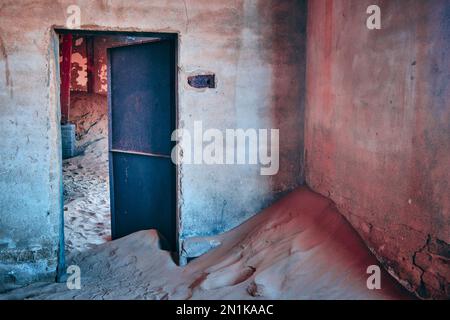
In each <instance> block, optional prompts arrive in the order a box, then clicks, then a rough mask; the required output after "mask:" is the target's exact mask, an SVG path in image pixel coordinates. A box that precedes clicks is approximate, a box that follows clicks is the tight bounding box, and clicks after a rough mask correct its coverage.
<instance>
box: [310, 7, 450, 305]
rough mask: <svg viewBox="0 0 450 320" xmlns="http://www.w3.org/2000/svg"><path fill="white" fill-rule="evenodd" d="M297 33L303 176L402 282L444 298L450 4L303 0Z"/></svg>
mask: <svg viewBox="0 0 450 320" xmlns="http://www.w3.org/2000/svg"><path fill="white" fill-rule="evenodd" d="M372 4H377V5H378V6H379V7H380V8H381V23H382V28H381V30H369V29H368V28H366V19H367V17H369V15H368V14H366V9H367V7H368V6H369V5H372ZM307 33H308V41H307V85H306V86H307V98H306V99H307V103H306V116H305V126H306V129H305V157H306V180H307V183H308V185H309V186H310V187H311V188H312V189H314V190H315V191H318V192H319V193H321V194H323V195H325V196H328V197H330V198H331V199H333V200H334V201H335V202H336V203H337V205H338V207H339V209H340V210H341V212H343V213H344V214H345V216H346V217H347V219H348V220H349V221H350V222H351V223H352V225H353V226H354V227H355V228H356V229H357V230H358V231H359V232H360V234H361V235H362V237H363V238H364V239H365V241H366V243H367V244H368V246H369V247H370V248H371V249H372V250H373V251H374V252H375V253H376V255H377V256H378V257H379V258H380V259H381V261H382V262H383V264H384V265H385V266H386V267H387V268H388V269H389V270H390V271H391V272H392V273H393V274H394V275H395V276H396V277H397V278H398V279H399V280H400V281H401V282H402V283H403V284H404V285H405V286H406V287H407V288H409V289H410V290H412V291H414V292H416V294H418V295H419V296H421V297H424V298H429V297H435V298H449V297H450V290H449V282H450V268H449V267H448V261H449V258H450V256H449V254H450V247H449V243H450V195H449V190H450V185H449V181H450V171H449V164H450V103H449V101H450V88H449V85H450V81H449V80H450V55H449V52H450V3H449V2H448V1H445V0H442V1H440V0H435V1H419V0H418V1H400V0H398V1H395V0H389V1H387V0H386V1H379V0H378V1H366V0H345V1H344V0H337V1H331V0H327V1H310V2H308V26H307Z"/></svg>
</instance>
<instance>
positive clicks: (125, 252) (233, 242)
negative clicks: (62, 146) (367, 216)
mask: <svg viewBox="0 0 450 320" xmlns="http://www.w3.org/2000/svg"><path fill="white" fill-rule="evenodd" d="M202 241H217V242H220V243H221V245H220V246H219V247H217V248H216V249H214V250H212V251H210V252H209V253H207V254H205V255H203V256H202V257H200V258H198V259H196V260H194V261H192V262H191V263H189V264H188V265H187V266H186V267H179V266H177V265H176V264H175V263H174V262H173V260H172V258H171V256H170V254H169V253H168V252H166V251H162V250H160V249H159V245H158V242H159V240H158V236H157V233H156V231H154V230H149V231H140V232H137V233H134V234H132V235H129V236H127V237H125V238H122V239H119V240H115V241H111V242H108V243H104V244H101V245H99V246H96V247H95V248H92V249H89V250H87V251H84V252H82V253H74V254H72V256H70V257H69V261H68V264H76V265H78V266H79V267H80V268H81V289H80V290H69V289H67V286H66V284H65V283H61V284H56V283H52V284H48V283H39V284H33V285H30V286H28V287H25V288H20V289H16V290H14V291H11V292H9V293H6V294H4V295H0V298H1V299H400V298H410V296H409V295H408V294H407V293H406V292H405V291H404V290H403V289H402V288H401V287H400V286H399V285H398V284H397V282H396V281H395V280H394V279H393V278H391V277H390V276H389V275H388V274H387V273H386V272H382V278H381V290H369V289H368V288H367V286H366V281H367V278H368V276H369V275H368V274H367V273H366V270H367V267H368V266H369V265H375V264H378V262H377V260H376V259H375V258H374V257H373V256H372V254H371V253H370V251H369V250H368V249H367V248H366V247H365V245H364V243H363V242H362V240H361V238H360V237H359V236H358V235H357V234H356V233H355V231H354V230H353V229H352V228H351V226H350V225H349V224H348V223H347V222H346V220H345V219H344V218H343V217H342V216H341V215H340V213H339V212H338V211H337V210H336V208H335V207H334V204H333V203H332V202H331V201H329V200H328V199H326V198H324V197H322V196H320V195H318V194H315V193H313V192H311V191H309V190H308V189H306V188H300V189H298V190H296V191H294V192H292V193H290V194H289V195H287V196H286V197H284V198H283V199H281V200H280V201H278V202H277V203H275V204H274V205H272V206H271V207H269V208H267V209H266V210H264V211H263V212H261V213H260V214H258V215H256V216H255V217H253V218H252V219H250V220H248V221H247V222H246V223H244V224H243V225H241V226H239V227H238V228H236V229H234V230H231V231H230V232H227V233H225V234H222V235H220V236H217V237H211V238H207V239H202Z"/></svg>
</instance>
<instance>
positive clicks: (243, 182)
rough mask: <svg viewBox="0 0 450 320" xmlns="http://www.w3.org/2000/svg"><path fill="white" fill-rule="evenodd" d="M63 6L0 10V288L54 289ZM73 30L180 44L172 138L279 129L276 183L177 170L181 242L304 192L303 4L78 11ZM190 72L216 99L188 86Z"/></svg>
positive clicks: (250, 169) (158, 1) (84, 6)
mask: <svg viewBox="0 0 450 320" xmlns="http://www.w3.org/2000/svg"><path fill="white" fill-rule="evenodd" d="M71 4H73V1H65V0H64V1H51V0H34V1H2V3H1V5H0V134H1V136H2V139H0V261H1V264H0V283H2V289H5V288H6V287H8V286H12V285H13V284H14V285H20V284H23V283H26V282H28V281H30V280H33V279H35V278H43V277H48V278H52V277H54V274H55V268H56V265H57V252H58V247H59V239H60V235H61V232H60V231H61V206H62V203H61V199H62V197H61V160H60V159H61V155H60V152H61V151H60V137H59V135H60V133H59V117H60V114H59V106H58V103H59V102H58V100H59V95H58V76H57V75H58V63H57V62H58V50H57V48H58V38H57V36H56V34H55V33H54V31H53V28H55V27H57V28H58V27H59V28H64V27H65V23H66V19H67V17H68V14H67V8H68V6H69V5H71ZM77 4H78V5H79V7H80V9H81V29H85V30H87V29H90V30H116V31H147V32H173V33H178V35H179V56H178V79H179V81H178V115H179V117H178V118H179V119H178V126H179V127H183V128H187V129H190V130H192V128H193V123H194V121H196V120H202V121H203V127H204V128H205V129H206V128H217V129H219V130H224V129H226V128H232V129H233V128H243V129H247V128H256V129H258V128H279V129H280V159H281V160H280V171H279V173H278V174H277V175H275V176H261V175H260V171H259V169H260V168H259V166H242V165H235V166H221V165H217V166H206V165H197V166H195V165H192V166H189V165H186V166H181V167H180V168H179V215H180V219H179V221H180V239H181V240H183V239H184V238H186V237H190V236H194V235H196V236H202V235H210V234H216V233H219V232H222V231H225V230H228V229H230V228H232V227H234V226H237V225H238V224H240V223H242V222H243V221H244V220H246V219H247V218H249V217H250V216H252V215H253V214H255V213H256V212H258V211H259V210H260V209H261V208H263V207H265V206H267V205H268V204H269V203H271V202H272V201H273V200H274V199H275V198H277V197H278V196H279V195H280V194H282V193H284V192H287V191H289V190H292V189H293V188H295V187H296V186H298V185H299V184H301V183H302V182H303V175H302V172H303V164H302V159H303V155H302V150H303V128H302V125H301V124H302V119H303V99H304V92H303V90H304V81H303V78H304V69H305V53H304V50H305V15H306V12H305V2H304V1H296V0H288V1H283V2H280V1H275V0H270V1H268V0H260V1H251V0H230V1H222V0H212V1H211V0H208V1H205V0H189V1H188V0H186V1H165V0H152V1H136V2H134V1H107V0H97V1H87V0H84V1H77ZM197 71H209V72H213V73H215V74H216V78H217V87H216V88H215V89H208V90H198V89H193V88H191V87H189V86H188V85H187V81H186V78H187V76H188V75H191V74H192V73H195V72H197Z"/></svg>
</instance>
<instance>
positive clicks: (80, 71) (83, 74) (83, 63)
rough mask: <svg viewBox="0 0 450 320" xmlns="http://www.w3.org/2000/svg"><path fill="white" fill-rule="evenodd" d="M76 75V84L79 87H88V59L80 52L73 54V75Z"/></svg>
mask: <svg viewBox="0 0 450 320" xmlns="http://www.w3.org/2000/svg"><path fill="white" fill-rule="evenodd" d="M74 72H75V73H76V75H77V76H76V78H75V80H76V83H77V85H79V86H82V87H85V86H86V85H87V59H86V58H85V57H83V56H82V55H81V54H79V53H78V52H76V53H74V54H72V74H73V73H74Z"/></svg>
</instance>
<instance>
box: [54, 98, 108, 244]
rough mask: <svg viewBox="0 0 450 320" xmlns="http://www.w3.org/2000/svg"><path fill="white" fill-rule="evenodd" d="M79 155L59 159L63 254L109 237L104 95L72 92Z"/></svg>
mask: <svg viewBox="0 0 450 320" xmlns="http://www.w3.org/2000/svg"><path fill="white" fill-rule="evenodd" d="M71 99H72V100H71V104H72V107H71V122H72V123H74V124H75V125H76V128H77V129H76V135H77V149H78V153H79V155H78V156H76V157H74V158H71V159H66V160H64V161H63V177H64V179H63V181H64V220H65V221H64V222H65V224H64V226H65V228H64V236H65V247H66V253H71V252H73V251H85V250H87V249H90V248H92V247H94V246H95V245H98V244H101V243H105V242H106V241H108V240H110V239H111V216H110V201H109V174H108V119H107V100H106V96H102V95H98V94H89V93H84V92H73V93H72V95H71Z"/></svg>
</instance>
